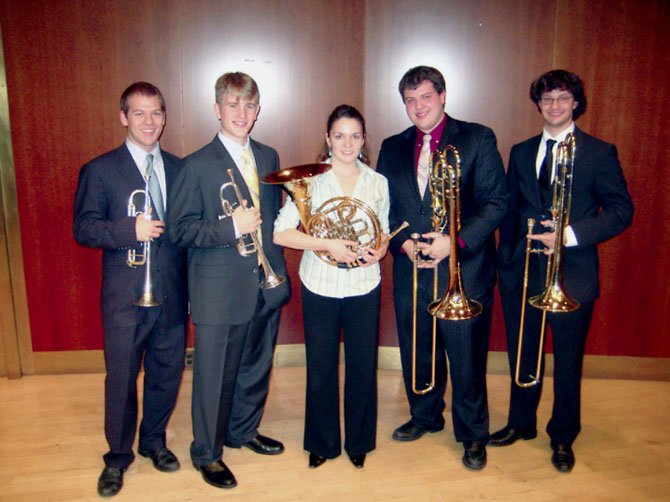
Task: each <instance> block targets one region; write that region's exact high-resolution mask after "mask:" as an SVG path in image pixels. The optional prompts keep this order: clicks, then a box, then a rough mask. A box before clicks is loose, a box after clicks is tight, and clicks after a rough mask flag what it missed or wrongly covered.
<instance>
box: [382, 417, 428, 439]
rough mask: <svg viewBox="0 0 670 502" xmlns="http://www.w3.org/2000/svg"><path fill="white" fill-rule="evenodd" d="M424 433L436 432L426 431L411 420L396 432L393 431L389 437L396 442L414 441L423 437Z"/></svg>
mask: <svg viewBox="0 0 670 502" xmlns="http://www.w3.org/2000/svg"><path fill="white" fill-rule="evenodd" d="M426 432H437V431H436V430H431V429H426V428H425V427H422V426H420V425H418V424H415V423H414V422H413V421H412V420H410V421H409V422H406V423H404V424H402V425H401V426H400V427H398V428H397V429H396V430H394V431H393V435H392V436H391V437H392V438H393V439H395V440H396V441H414V440H416V439H419V438H420V437H421V436H423V435H424V434H425V433H426Z"/></svg>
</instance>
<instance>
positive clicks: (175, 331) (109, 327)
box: [74, 145, 187, 469]
mask: <svg viewBox="0 0 670 502" xmlns="http://www.w3.org/2000/svg"><path fill="white" fill-rule="evenodd" d="M161 157H162V159H163V165H164V167H165V177H166V184H167V186H168V187H170V186H171V185H172V184H173V182H174V179H175V177H176V176H177V172H178V171H179V169H180V166H181V161H180V160H179V159H178V158H177V157H175V156H174V155H171V154H169V153H167V152H165V151H162V150H161ZM144 188H145V182H144V180H143V178H142V176H141V175H140V172H139V170H138V169H137V166H136V165H135V162H134V161H133V158H132V156H131V155H130V152H129V151H128V148H127V147H126V146H125V145H122V146H120V147H119V148H117V149H115V150H112V151H111V152H108V153H105V154H104V155H101V156H100V157H97V158H95V159H93V160H92V161H90V162H89V163H87V164H86V165H84V166H83V167H82V169H81V172H80V174H79V184H78V186H77V193H76V195H75V203H74V236H75V239H76V240H77V242H79V243H80V244H82V245H84V246H89V247H94V248H102V250H103V253H102V292H101V293H102V294H101V302H100V305H101V308H102V321H103V327H104V333H105V365H106V368H107V378H106V380H105V434H106V437H107V441H108V442H109V445H110V451H109V452H108V453H107V454H106V455H105V457H104V459H105V464H106V465H107V466H108V467H118V468H122V469H123V468H126V467H127V466H128V465H129V464H130V463H131V462H132V461H133V458H134V456H133V452H132V445H133V440H134V437H135V428H136V424H137V388H136V380H137V375H138V372H139V369H140V366H141V363H142V357H143V356H144V369H145V377H144V404H143V418H142V423H141V425H140V448H141V449H145V450H149V451H153V450H156V449H159V448H161V447H163V446H165V427H166V425H167V422H168V419H169V417H170V414H171V412H172V409H173V408H174V405H175V402H176V398H177V392H178V389H179V383H180V381H181V374H182V370H183V365H184V336H185V326H186V318H187V296H186V294H187V292H186V253H185V252H184V250H182V249H180V248H178V247H177V246H174V245H173V244H172V243H171V242H169V240H168V239H167V238H166V237H165V234H164V235H162V236H161V237H160V238H158V239H154V241H153V242H152V246H151V250H152V258H151V259H152V263H151V265H152V281H153V293H154V296H155V297H156V299H157V300H158V301H159V302H160V303H161V305H160V306H159V307H152V308H141V307H137V306H135V305H133V302H135V301H137V300H138V299H139V298H140V296H141V295H142V290H143V285H144V273H145V269H144V267H138V268H131V267H129V266H128V265H127V264H126V258H127V255H128V250H129V249H131V248H133V247H135V248H137V251H138V252H141V251H142V250H141V244H140V243H138V241H137V237H136V234H135V218H131V217H128V216H127V205H128V197H129V196H130V194H131V192H132V191H133V190H136V189H144ZM143 205H144V204H143V202H142V204H141V206H140V207H143ZM167 211H168V212H169V211H170V206H169V205H168V207H167ZM154 214H155V211H154Z"/></svg>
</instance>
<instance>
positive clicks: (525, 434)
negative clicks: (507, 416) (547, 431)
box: [489, 425, 537, 446]
mask: <svg viewBox="0 0 670 502" xmlns="http://www.w3.org/2000/svg"><path fill="white" fill-rule="evenodd" d="M536 437H537V430H535V429H513V428H511V427H509V426H508V425H506V426H505V427H503V428H502V429H500V430H499V431H498V432H494V433H493V434H491V439H489V444H490V445H491V446H508V445H511V444H513V443H515V442H516V441H517V440H519V439H524V440H528V439H535V438H536Z"/></svg>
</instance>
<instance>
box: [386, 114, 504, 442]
mask: <svg viewBox="0 0 670 502" xmlns="http://www.w3.org/2000/svg"><path fill="white" fill-rule="evenodd" d="M415 140H416V128H414V127H410V128H409V129H407V130H405V131H403V132H402V133H400V134H398V135H396V136H392V137H390V138H387V139H386V140H384V142H383V144H382V147H381V152H380V154H379V163H378V165H377V170H378V172H379V173H381V174H383V175H384V176H386V178H387V179H388V181H389V191H390V194H391V211H390V215H389V221H390V228H396V227H397V226H398V225H399V224H400V223H401V222H402V221H404V220H406V221H408V222H409V224H410V225H409V227H408V228H407V229H405V230H403V231H402V232H401V233H400V235H398V236H397V237H396V238H395V239H393V240H392V241H391V244H390V249H391V253H392V254H393V258H394V260H393V289H394V292H393V297H394V304H395V310H396V318H397V323H398V340H399V344H400V354H401V359H402V367H403V376H404V380H405V387H406V393H407V397H408V400H409V404H410V412H411V415H412V420H413V422H414V423H416V424H417V425H420V426H422V427H424V428H426V429H429V430H440V429H442V428H443V427H444V418H443V416H442V412H443V410H444V392H445V390H446V378H447V367H446V357H445V350H446V352H447V354H448V357H449V364H450V373H451V377H452V386H453V401H452V417H453V424H454V433H455V436H456V439H457V441H459V442H462V441H486V439H487V438H488V407H487V402H486V380H485V374H486V355H487V352H488V342H489V331H490V322H491V307H492V297H493V285H494V280H495V270H494V256H495V242H494V236H493V232H494V230H495V229H496V227H497V226H498V224H499V223H500V221H501V219H502V217H503V216H504V214H505V210H506V205H507V192H506V190H505V184H504V175H505V173H504V170H503V166H502V161H501V159H500V155H499V153H498V151H497V148H496V140H495V136H494V134H493V132H492V131H491V130H490V129H488V128H486V127H484V126H481V125H479V124H473V123H467V122H463V121H460V120H456V119H453V118H450V117H449V118H447V122H446V125H445V128H444V132H443V134H442V139H441V141H440V145H439V148H444V147H445V146H446V145H449V144H451V145H454V146H455V147H456V148H458V150H459V152H460V155H461V166H462V180H461V207H462V209H461V213H462V214H461V220H462V228H461V232H460V233H459V236H460V237H461V239H462V240H463V241H464V242H465V244H466V247H465V248H463V249H462V250H461V252H460V260H461V269H462V275H463V283H464V287H465V290H466V291H467V293H468V295H469V297H471V298H473V299H475V300H478V301H479V302H481V303H482V304H483V305H484V312H483V313H482V314H481V315H480V316H478V317H477V318H474V319H471V320H467V321H458V322H454V321H439V322H438V325H439V331H440V334H441V336H438V341H437V346H438V347H437V363H436V383H435V388H434V389H433V390H432V391H431V392H429V393H427V394H425V395H423V396H418V395H415V394H414V393H413V392H412V389H411V372H412V369H411V368H412V364H411V357H412V262H411V260H410V259H409V258H408V257H407V256H406V255H405V254H404V252H402V250H401V246H402V243H403V242H404V241H405V240H407V239H409V238H410V234H411V233H413V232H419V233H427V232H430V231H432V227H431V214H432V212H431V207H430V202H431V199H430V192H429V191H428V190H426V192H425V195H424V197H423V198H421V196H420V192H419V187H418V184H417V180H416V162H415V159H414V145H415ZM438 268H439V288H438V295H442V294H443V293H444V291H445V289H446V287H447V284H448V277H449V266H448V260H443V261H442V262H440V264H439V265H438ZM432 299H433V271H432V270H429V269H420V270H419V284H418V305H419V307H418V319H417V323H418V329H417V332H418V348H417V361H418V363H417V365H418V370H417V386H418V387H419V388H423V387H425V383H426V382H427V381H428V380H429V379H430V359H431V339H430V338H431V337H430V332H431V330H432V317H431V316H430V315H429V314H428V312H427V310H426V309H427V305H428V303H430V302H431V301H432Z"/></svg>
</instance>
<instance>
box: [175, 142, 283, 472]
mask: <svg viewBox="0 0 670 502" xmlns="http://www.w3.org/2000/svg"><path fill="white" fill-rule="evenodd" d="M250 144H251V150H252V152H253V156H254V158H255V160H256V167H257V169H258V177H259V179H263V177H264V176H265V175H267V174H269V173H271V172H273V171H275V170H278V169H279V157H278V155H277V152H276V151H275V150H273V149H272V148H270V147H268V146H265V145H263V144H261V143H258V142H256V141H254V140H250ZM184 161H185V166H184V169H183V171H182V172H181V173H180V176H179V178H178V179H177V182H176V183H175V185H174V189H173V190H172V192H171V193H170V204H171V205H172V212H171V213H170V217H169V223H170V229H169V233H170V239H171V240H172V242H174V243H175V244H177V245H179V246H182V247H188V248H189V258H188V269H189V272H188V277H189V293H190V300H191V316H192V319H193V322H194V323H195V325H196V328H197V329H196V343H195V363H194V377H193V403H192V414H193V435H194V440H193V443H192V445H191V458H192V460H193V462H194V463H196V464H198V465H206V464H209V463H211V462H213V461H216V460H220V459H221V455H222V450H223V444H224V441H225V440H226V438H227V436H228V438H229V439H230V440H233V441H239V443H242V442H247V441H249V440H251V439H253V438H254V437H256V435H257V434H258V430H257V427H258V424H259V422H260V420H261V417H262V414H263V408H264V405H265V399H266V397H267V392H268V384H269V378H270V370H271V368H272V355H273V352H274V346H275V342H276V337H277V329H278V327H279V308H280V307H281V305H283V304H284V303H285V302H286V301H287V300H288V298H289V295H290V285H289V281H288V279H287V280H286V281H285V282H284V283H283V284H281V285H280V286H277V287H275V288H272V289H266V290H260V289H259V282H260V275H261V273H262V269H261V268H260V267H259V266H258V260H257V256H256V254H253V255H250V256H241V255H240V253H239V252H238V250H237V247H236V244H237V239H236V238H235V228H234V225H233V220H232V218H223V219H219V215H221V213H222V210H221V202H220V198H219V192H220V187H221V185H223V184H224V183H228V182H229V181H230V177H229V176H228V173H227V169H232V170H233V171H234V176H235V181H236V183H237V184H238V185H239V188H240V191H241V193H242V197H243V198H245V199H246V200H247V201H252V198H251V196H250V194H249V189H248V188H247V185H246V183H245V181H244V178H243V177H242V174H241V173H240V172H239V170H238V169H237V166H236V165H235V162H234V161H233V159H232V157H231V156H230V154H229V153H228V151H227V150H226V148H225V147H224V146H223V143H222V142H221V140H220V139H219V138H218V137H215V138H214V139H213V141H212V142H211V143H209V144H207V145H205V146H204V147H203V148H201V149H200V150H198V151H197V152H195V153H193V154H191V155H189V156H188V157H186V158H185V159H184ZM226 197H227V198H229V199H230V200H231V201H234V200H235V199H234V196H233V193H232V191H229V192H226ZM260 206H261V217H262V219H263V224H262V226H261V233H262V237H263V239H262V241H263V250H264V252H265V254H266V256H267V259H268V261H269V263H270V266H271V267H272V268H273V270H274V271H275V273H277V274H279V275H282V276H284V277H286V264H285V262H284V257H283V254H282V249H281V247H279V246H277V245H275V244H274V243H273V242H272V229H273V223H274V220H275V218H276V216H277V214H278V213H279V209H280V207H281V189H280V187H278V186H273V185H265V184H261V185H260ZM229 426H230V427H229ZM229 428H230V429H231V430H229ZM231 436H232V437H231Z"/></svg>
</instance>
